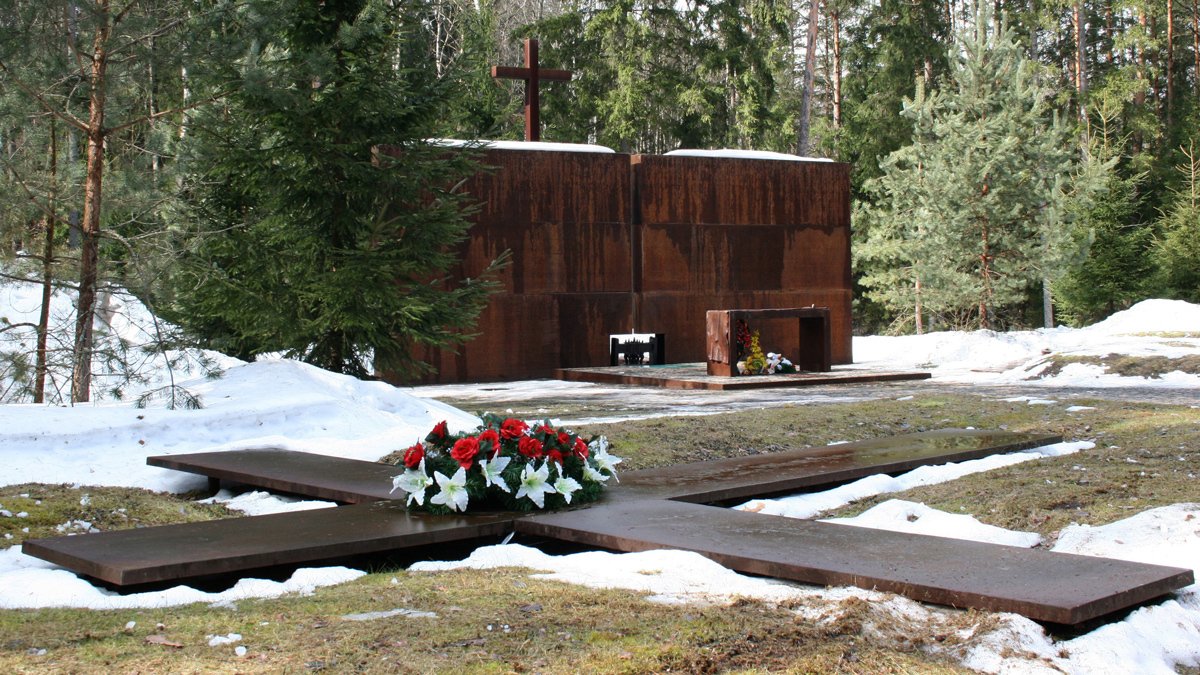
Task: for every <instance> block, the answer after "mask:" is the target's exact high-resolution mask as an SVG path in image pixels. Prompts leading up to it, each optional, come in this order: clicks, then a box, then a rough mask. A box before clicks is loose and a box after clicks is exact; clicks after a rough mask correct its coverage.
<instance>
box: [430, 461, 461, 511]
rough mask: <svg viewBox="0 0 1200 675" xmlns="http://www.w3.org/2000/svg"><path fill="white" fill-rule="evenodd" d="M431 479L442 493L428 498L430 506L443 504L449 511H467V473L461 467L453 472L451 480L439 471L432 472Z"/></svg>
mask: <svg viewBox="0 0 1200 675" xmlns="http://www.w3.org/2000/svg"><path fill="white" fill-rule="evenodd" d="M433 478H434V480H436V481H437V484H438V487H440V488H442V491H441V492H439V493H437V494H436V495H434V496H432V497H430V498H429V503H430V504H444V505H445V506H447V507H449V508H450V510H451V511H466V510H467V500H468V496H467V471H466V469H464V468H462V467H461V466H460V467H458V471H455V472H454V477H453V478H447V477H446V474H444V473H442V472H441V471H434V472H433Z"/></svg>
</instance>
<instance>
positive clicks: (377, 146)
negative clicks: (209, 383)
mask: <svg viewBox="0 0 1200 675" xmlns="http://www.w3.org/2000/svg"><path fill="white" fill-rule="evenodd" d="M425 10H427V6H425V4H424V3H413V2H411V0H403V1H389V0H336V1H333V0H324V1H322V0H284V1H283V2H259V3H252V4H251V5H249V6H248V8H247V10H246V11H245V13H244V15H243V22H242V23H241V24H240V28H241V29H242V30H246V31H253V32H254V35H253V37H254V40H253V44H254V45H255V47H254V48H253V49H252V50H251V51H249V52H248V53H246V54H245V55H244V57H243V58H242V59H240V60H238V61H236V62H232V63H230V64H229V66H230V68H232V69H234V70H235V71H237V72H238V73H239V74H240V83H239V86H238V87H237V89H236V90H235V91H234V92H233V93H231V94H230V95H229V97H228V98H227V99H226V104H225V105H224V106H222V107H220V108H218V109H213V110H209V111H207V112H206V114H205V115H204V116H203V117H202V118H200V119H197V121H196V123H195V124H194V127H193V129H194V133H193V134H192V136H191V137H192V139H193V142H194V156H193V157H192V158H191V162H192V163H191V174H190V177H189V180H188V188H189V192H190V203H191V207H192V213H193V215H194V217H195V219H196V222H197V223H198V224H199V228H198V230H197V231H194V232H192V233H190V235H189V236H188V237H185V238H184V239H183V241H182V243H181V246H182V254H181V265H180V269H179V272H178V274H177V275H176V277H175V279H174V281H175V284H174V287H175V289H176V297H175V302H174V306H173V311H172V316H173V318H174V319H175V320H176V321H178V322H180V323H181V324H183V325H184V326H185V327H187V328H189V329H191V330H192V331H194V332H196V333H198V334H199V335H201V336H202V337H204V338H205V339H206V340H207V343H208V344H209V345H211V346H213V347H216V348H219V349H223V350H225V351H227V352H230V353H233V354H236V355H239V356H242V357H246V358H253V357H255V356H256V355H258V354H263V353H268V352H279V351H283V352H286V353H287V354H289V355H292V356H295V357H297V358H301V359H303V360H305V361H307V362H309V363H312V364H314V365H317V366H320V367H322V368H326V369H328V370H333V371H337V372H344V373H350V374H354V375H357V376H366V375H369V374H370V370H371V366H372V363H373V365H374V367H375V369H376V370H383V369H387V370H392V371H402V372H403V371H408V372H412V371H415V370H419V369H420V368H421V364H420V363H419V361H418V360H417V358H416V356H415V354H416V352H415V351H414V348H415V347H417V346H420V345H432V346H442V345H447V344H453V343H455V342H459V341H462V340H464V339H466V338H467V337H468V336H467V335H466V331H467V330H468V329H469V327H470V326H471V325H472V323H473V321H474V319H475V317H476V316H477V314H478V312H479V311H480V310H481V309H482V307H483V306H484V304H485V303H486V300H487V295H488V292H489V290H490V288H491V284H490V283H489V282H487V281H486V278H487V277H488V275H489V273H490V270H491V268H489V269H488V270H468V272H469V273H474V274H477V275H480V276H481V277H482V278H484V279H485V281H480V280H479V279H478V278H476V279H468V280H466V281H464V282H462V283H459V284H451V283H449V282H447V281H446V280H445V279H444V278H443V277H444V273H445V272H444V271H445V270H446V269H447V268H448V267H449V266H450V265H451V264H453V262H454V260H455V257H454V254H453V247H454V245H455V244H457V243H458V242H460V241H461V239H462V237H463V236H464V234H465V232H466V229H467V227H468V222H467V220H466V218H465V213H464V202H463V199H462V198H461V197H460V196H459V195H458V194H455V193H454V192H453V190H452V188H453V186H454V185H455V183H456V181H457V180H459V179H460V178H461V177H462V176H463V175H464V174H465V172H467V171H469V170H472V168H473V167H472V166H471V165H470V163H469V161H468V160H467V157H466V155H465V154H464V153H462V152H456V151H447V150H446V149H445V148H438V147H435V146H432V145H430V144H429V143H428V142H427V141H425V140H424V139H427V138H431V137H435V136H436V135H437V132H438V130H439V128H438V123H439V120H440V119H441V118H442V116H443V113H444V112H445V111H446V110H447V109H449V108H450V101H451V100H452V96H453V95H454V91H453V89H452V88H451V87H450V84H451V82H450V80H449V79H448V78H439V77H437V75H436V73H435V72H434V71H433V66H432V64H431V61H432V59H431V58H430V56H429V55H430V54H431V52H430V50H429V44H428V42H427V39H426V38H427V35H426V34H425V33H423V32H422V30H421V27H422V25H423V24H422V21H423V19H427V18H428V17H427V15H423V14H422V12H423V11H425ZM384 147H390V148H391V150H390V151H386V152H385V151H383V150H381V148H384Z"/></svg>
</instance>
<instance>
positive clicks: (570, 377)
mask: <svg viewBox="0 0 1200 675" xmlns="http://www.w3.org/2000/svg"><path fill="white" fill-rule="evenodd" d="M554 376H555V377H556V378H558V379H560V380H565V381H567V382H596V383H599V384H626V385H633V386H643V387H664V388H666V389H704V390H709V391H739V390H747V389H780V388H784V387H817V386H822V385H829V384H859V383H863V382H896V381H903V380H924V379H928V378H929V373H926V372H920V371H890V370H864V369H861V368H856V369H849V368H844V367H843V368H838V367H835V368H833V369H832V370H831V371H829V372H816V373H814V372H801V373H788V374H782V375H755V376H753V377H745V376H743V377H726V376H721V375H709V374H708V372H707V371H706V369H705V366H704V364H703V363H674V364H668V365H665V366H605V367H600V368H562V369H559V370H557V371H555V373H554Z"/></svg>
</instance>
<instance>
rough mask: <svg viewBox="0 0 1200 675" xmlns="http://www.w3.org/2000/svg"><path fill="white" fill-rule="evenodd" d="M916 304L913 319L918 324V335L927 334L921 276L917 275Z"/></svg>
mask: <svg viewBox="0 0 1200 675" xmlns="http://www.w3.org/2000/svg"><path fill="white" fill-rule="evenodd" d="M915 290H916V296H917V298H916V303H915V304H914V306H913V318H914V320H915V322H916V328H917V335H924V334H925V316H924V313H925V310H924V308H923V307H922V306H921V275H920V274H917V283H916V289H915Z"/></svg>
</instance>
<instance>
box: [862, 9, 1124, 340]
mask: <svg viewBox="0 0 1200 675" xmlns="http://www.w3.org/2000/svg"><path fill="white" fill-rule="evenodd" d="M951 58H952V60H953V66H952V73H951V77H950V78H949V79H947V80H946V81H945V82H943V83H942V86H941V90H940V91H939V92H936V93H934V94H933V95H930V96H918V98H917V100H915V101H910V102H906V106H905V111H904V115H905V116H906V117H908V118H909V119H910V120H911V121H912V122H913V123H914V127H913V128H914V143H913V144H912V145H910V146H908V147H906V148H902V149H901V150H898V151H897V152H895V153H893V154H892V155H891V156H889V158H888V159H887V160H886V161H885V163H884V165H883V168H884V175H883V176H882V177H881V178H880V179H879V180H878V181H875V182H874V183H873V184H872V185H871V189H872V190H873V192H874V197H875V200H874V201H875V203H876V204H877V206H876V207H874V208H872V209H869V210H868V214H869V215H868V217H869V219H870V220H869V222H870V225H871V228H872V229H871V231H870V233H869V238H868V241H867V243H866V244H865V245H864V247H863V249H864V250H863V251H861V252H860V260H865V261H868V262H872V261H883V262H886V261H887V260H888V256H892V258H893V259H892V260H891V262H890V263H888V264H887V265H876V266H874V267H871V268H870V271H868V273H867V274H866V275H865V276H864V278H863V283H864V284H865V285H866V286H867V287H869V288H870V289H871V290H870V292H871V295H872V297H873V298H875V299H877V300H879V301H881V302H884V303H885V304H887V305H888V306H889V307H891V308H892V309H893V310H894V311H897V312H911V313H912V314H913V315H914V316H915V317H916V318H917V320H918V321H920V320H921V318H923V317H922V315H923V314H930V313H931V314H933V315H935V316H937V317H940V318H941V319H942V320H943V321H944V322H946V323H949V324H952V325H954V326H956V327H970V326H977V327H982V328H993V327H999V326H1000V325H1002V324H1003V323H1005V321H1006V320H1008V319H1010V318H1011V317H1012V316H1015V315H1017V312H1011V311H1009V310H1015V309H1017V305H1019V303H1020V302H1021V301H1022V300H1023V299H1024V298H1025V297H1026V296H1027V293H1028V291H1029V289H1030V288H1032V287H1034V286H1036V285H1038V284H1040V283H1041V282H1042V280H1043V279H1055V278H1058V277H1059V276H1061V275H1062V274H1063V273H1064V272H1065V270H1066V267H1067V263H1068V262H1069V261H1070V260H1071V259H1072V254H1073V251H1072V250H1071V249H1072V246H1071V245H1072V242H1073V241H1077V239H1076V238H1074V237H1072V233H1071V230H1070V227H1069V225H1068V221H1069V219H1070V217H1071V214H1072V213H1073V212H1074V211H1075V210H1076V209H1077V208H1078V205H1079V203H1080V202H1086V201H1087V199H1088V198H1089V197H1090V196H1091V195H1093V194H1094V193H1095V192H1096V191H1097V190H1098V189H1099V188H1100V180H1101V179H1102V178H1103V173H1104V172H1105V171H1106V170H1107V168H1108V165H1100V164H1098V163H1097V162H1084V163H1083V165H1082V166H1081V164H1080V160H1079V150H1078V148H1077V146H1076V144H1075V143H1074V142H1073V140H1072V139H1073V136H1074V132H1073V130H1072V129H1071V128H1070V127H1068V126H1067V125H1066V124H1063V123H1062V122H1061V121H1060V120H1059V119H1058V117H1057V116H1056V115H1055V113H1054V111H1053V109H1052V108H1051V105H1050V95H1051V93H1052V92H1051V91H1050V90H1049V88H1048V87H1047V86H1046V85H1045V84H1044V83H1043V81H1042V80H1041V78H1040V77H1039V73H1038V69H1037V67H1036V64H1034V63H1032V62H1030V61H1029V60H1028V59H1027V58H1026V54H1025V50H1024V49H1022V48H1021V47H1020V46H1018V45H1017V43H1016V41H1015V39H1014V37H1013V34H1012V32H1011V31H1010V30H1009V29H1008V27H1007V26H1006V25H1005V24H1004V22H1003V21H1000V22H996V23H993V21H992V19H991V17H990V15H989V14H988V13H987V12H986V9H985V10H982V11H981V12H980V13H979V14H977V16H976V20H975V25H974V26H972V27H970V29H969V30H968V31H966V32H965V33H964V34H962V35H960V36H959V44H958V46H957V47H956V48H955V49H954V51H953V52H952V53H951ZM889 267H890V269H889ZM899 269H903V270H906V273H905V274H903V275H898V274H897V270H899Z"/></svg>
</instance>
